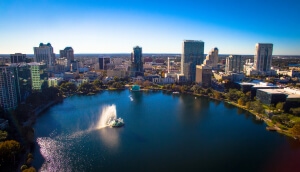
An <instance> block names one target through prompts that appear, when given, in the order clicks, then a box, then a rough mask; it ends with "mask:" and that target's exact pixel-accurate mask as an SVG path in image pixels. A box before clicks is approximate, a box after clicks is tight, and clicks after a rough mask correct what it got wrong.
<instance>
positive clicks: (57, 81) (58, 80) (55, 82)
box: [48, 77, 63, 87]
mask: <svg viewBox="0 0 300 172" xmlns="http://www.w3.org/2000/svg"><path fill="white" fill-rule="evenodd" d="M62 81H63V78H57V77H51V78H49V79H48V87H56V86H58V85H59V84H60V83H61V82H62Z"/></svg>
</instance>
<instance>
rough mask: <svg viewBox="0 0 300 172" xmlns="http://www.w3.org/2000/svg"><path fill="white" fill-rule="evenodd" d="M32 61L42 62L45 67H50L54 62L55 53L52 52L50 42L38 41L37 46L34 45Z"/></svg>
mask: <svg viewBox="0 0 300 172" xmlns="http://www.w3.org/2000/svg"><path fill="white" fill-rule="evenodd" d="M33 49H34V61H35V62H38V63H39V62H44V63H45V64H46V65H47V67H48V68H49V67H51V66H53V65H54V62H55V54H54V53H53V47H52V46H51V44H50V43H48V44H43V43H40V45H39V47H34V48H33Z"/></svg>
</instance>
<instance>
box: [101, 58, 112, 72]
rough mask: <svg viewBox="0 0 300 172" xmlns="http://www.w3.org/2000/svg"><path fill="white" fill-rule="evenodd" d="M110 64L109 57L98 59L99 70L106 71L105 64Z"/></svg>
mask: <svg viewBox="0 0 300 172" xmlns="http://www.w3.org/2000/svg"><path fill="white" fill-rule="evenodd" d="M109 63H110V57H99V69H100V70H107V64H109Z"/></svg>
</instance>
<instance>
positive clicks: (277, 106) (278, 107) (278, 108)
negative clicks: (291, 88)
mask: <svg viewBox="0 0 300 172" xmlns="http://www.w3.org/2000/svg"><path fill="white" fill-rule="evenodd" d="M284 104H285V103H284V102H278V103H277V104H276V110H279V111H281V110H283V107H284Z"/></svg>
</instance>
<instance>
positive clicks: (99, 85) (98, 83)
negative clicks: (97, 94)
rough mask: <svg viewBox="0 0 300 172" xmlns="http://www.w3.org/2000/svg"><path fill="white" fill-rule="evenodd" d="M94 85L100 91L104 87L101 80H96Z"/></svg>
mask: <svg viewBox="0 0 300 172" xmlns="http://www.w3.org/2000/svg"><path fill="white" fill-rule="evenodd" d="M93 85H94V86H95V87H97V88H98V89H100V88H102V86H103V82H102V81H101V80H99V79H96V80H94V82H93Z"/></svg>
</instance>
